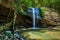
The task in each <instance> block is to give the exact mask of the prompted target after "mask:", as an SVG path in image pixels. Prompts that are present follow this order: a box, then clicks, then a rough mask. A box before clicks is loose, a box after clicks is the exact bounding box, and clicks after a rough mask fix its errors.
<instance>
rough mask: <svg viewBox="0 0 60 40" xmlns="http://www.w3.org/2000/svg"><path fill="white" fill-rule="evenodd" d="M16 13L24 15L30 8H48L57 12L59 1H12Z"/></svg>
mask: <svg viewBox="0 0 60 40" xmlns="http://www.w3.org/2000/svg"><path fill="white" fill-rule="evenodd" d="M12 5H13V7H14V8H15V9H16V11H17V12H19V13H21V12H22V13H23V14H26V12H25V10H26V9H27V8H32V7H38V8H41V7H48V8H54V9H55V10H57V11H58V12H59V10H60V0H14V2H13V3H12Z"/></svg>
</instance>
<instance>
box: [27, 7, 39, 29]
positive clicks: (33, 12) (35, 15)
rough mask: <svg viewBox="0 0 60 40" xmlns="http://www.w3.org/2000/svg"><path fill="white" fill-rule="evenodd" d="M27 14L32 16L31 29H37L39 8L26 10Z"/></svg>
mask: <svg viewBox="0 0 60 40" xmlns="http://www.w3.org/2000/svg"><path fill="white" fill-rule="evenodd" d="M28 12H30V14H31V15H32V18H33V27H32V29H37V28H38V19H40V16H39V8H30V9H28Z"/></svg>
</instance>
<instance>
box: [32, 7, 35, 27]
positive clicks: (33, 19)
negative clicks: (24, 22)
mask: <svg viewBox="0 0 60 40" xmlns="http://www.w3.org/2000/svg"><path fill="white" fill-rule="evenodd" d="M32 10H33V28H35V8H32Z"/></svg>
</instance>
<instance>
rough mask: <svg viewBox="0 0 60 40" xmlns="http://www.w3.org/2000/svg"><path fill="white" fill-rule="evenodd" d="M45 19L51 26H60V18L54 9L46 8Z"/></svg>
mask: <svg viewBox="0 0 60 40" xmlns="http://www.w3.org/2000/svg"><path fill="white" fill-rule="evenodd" d="M44 19H45V21H46V23H47V24H49V25H60V16H59V14H58V13H57V12H56V11H54V10H53V9H48V8H46V11H45V16H44Z"/></svg>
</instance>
